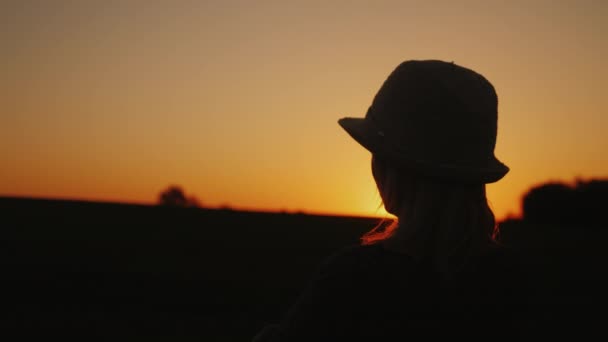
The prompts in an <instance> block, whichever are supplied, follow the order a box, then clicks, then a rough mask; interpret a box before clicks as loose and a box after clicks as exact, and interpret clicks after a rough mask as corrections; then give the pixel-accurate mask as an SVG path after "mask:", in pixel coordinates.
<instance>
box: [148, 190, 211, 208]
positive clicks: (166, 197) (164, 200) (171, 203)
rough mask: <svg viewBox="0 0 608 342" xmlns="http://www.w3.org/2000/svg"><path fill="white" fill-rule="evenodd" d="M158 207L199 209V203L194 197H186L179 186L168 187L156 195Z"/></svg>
mask: <svg viewBox="0 0 608 342" xmlns="http://www.w3.org/2000/svg"><path fill="white" fill-rule="evenodd" d="M158 205H162V206H167V207H195V208H200V207H201V203H200V201H199V200H198V198H196V197H195V196H186V193H185V192H184V190H183V189H182V187H181V186H179V185H169V186H168V187H167V188H166V189H165V190H163V191H161V192H160V194H158Z"/></svg>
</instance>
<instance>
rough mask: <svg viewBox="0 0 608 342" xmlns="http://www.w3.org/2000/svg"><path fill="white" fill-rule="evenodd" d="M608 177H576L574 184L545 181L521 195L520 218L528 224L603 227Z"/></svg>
mask: <svg viewBox="0 0 608 342" xmlns="http://www.w3.org/2000/svg"><path fill="white" fill-rule="evenodd" d="M607 199H608V179H592V180H589V181H582V180H577V181H576V182H575V184H574V185H569V184H566V183H563V182H548V183H544V184H541V185H538V186H535V187H533V188H531V189H530V190H529V191H528V192H527V193H526V194H525V195H524V197H523V201H522V210H523V219H524V221H526V222H528V223H537V224H538V223H540V224H550V225H560V226H576V227H581V228H583V227H594V228H597V227H602V226H606V217H605V216H606V213H607V212H608V201H607Z"/></svg>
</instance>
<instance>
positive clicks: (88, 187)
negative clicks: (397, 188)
mask: <svg viewBox="0 0 608 342" xmlns="http://www.w3.org/2000/svg"><path fill="white" fill-rule="evenodd" d="M371 3H372V1H310V0H308V1H5V2H3V3H2V5H0V42H1V43H0V44H2V45H1V51H2V53H1V54H0V71H1V75H2V76H1V77H0V195H19V196H37V197H38V196H39V197H62V198H79V199H92V200H109V201H127V202H142V203H153V202H154V201H155V200H156V196H157V194H158V192H159V191H160V190H162V189H163V188H165V187H166V186H167V185H169V184H172V183H177V184H181V185H182V186H183V187H184V189H185V190H186V192H187V193H190V194H194V195H196V196H197V197H198V198H199V199H200V201H201V202H202V203H203V204H204V205H207V206H219V205H223V204H229V205H231V206H233V207H235V208H247V209H254V208H256V209H264V210H282V209H284V210H290V211H291V210H294V211H295V210H303V211H307V212H312V213H336V214H358V215H370V214H372V215H381V214H382V211H380V210H378V203H379V196H378V194H377V192H376V190H375V187H374V184H373V181H372V178H371V172H370V166H369V162H370V155H369V153H368V152H367V151H365V150H364V149H363V148H362V147H360V146H359V145H358V144H356V143H355V142H354V141H353V140H352V139H350V137H349V136H348V135H347V134H346V133H345V132H343V131H342V130H341V128H340V127H339V126H338V124H337V120H338V119H339V118H340V117H343V116H363V115H364V114H365V111H366V109H367V107H368V106H369V104H370V103H371V100H372V98H373V95H374V94H375V92H376V91H377V90H378V88H379V87H380V85H381V83H382V82H383V81H384V79H385V78H386V76H388V74H389V73H390V72H391V71H392V70H393V68H394V67H395V66H396V65H397V64H399V63H400V62H401V61H403V60H407V59H443V60H447V61H454V62H455V63H457V64H460V65H463V66H466V67H469V68H472V69H474V70H476V71H478V72H480V73H482V74H483V75H484V76H486V77H487V78H488V79H489V80H490V81H491V82H492V83H493V84H494V86H495V88H496V90H497V92H498V96H499V122H498V125H499V126H498V127H499V130H498V143H497V147H496V154H497V156H498V157H499V158H500V159H501V160H503V161H504V162H505V163H506V164H507V165H509V166H510V167H511V172H510V173H509V174H508V175H507V176H506V177H505V178H504V179H503V180H501V181H500V182H498V183H496V184H492V185H489V187H488V189H489V190H488V192H489V197H490V201H491V202H492V206H493V208H494V210H495V212H496V214H497V216H498V217H499V218H502V217H504V216H505V215H507V213H509V212H512V213H515V214H517V213H519V207H520V204H519V201H520V198H521V196H522V194H523V193H524V192H525V191H526V190H527V189H528V188H529V187H530V186H531V185H534V184H537V183H540V182H544V181H547V180H564V181H572V180H574V178H575V177H581V178H591V177H606V176H608V159H607V158H606V157H605V155H606V151H607V150H608V137H607V135H606V134H607V133H606V132H608V130H607V128H608V115H607V114H608V111H607V109H608V106H607V105H606V102H605V101H603V99H604V98H605V97H606V91H607V90H608V81H607V80H608V67H607V66H606V64H605V63H606V61H607V60H608V38H607V37H608V20H606V18H608V2H606V1H508V2H506V1H504V2H503V1H501V2H500V3H499V2H498V1H496V2H494V1H457V2H456V1H374V2H373V5H372V4H371Z"/></svg>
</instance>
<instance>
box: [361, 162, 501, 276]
mask: <svg viewBox="0 0 608 342" xmlns="http://www.w3.org/2000/svg"><path fill="white" fill-rule="evenodd" d="M372 173H373V175H374V179H375V180H376V184H377V187H378V191H379V192H380V196H381V198H382V201H383V202H384V205H385V208H386V210H387V211H388V212H390V213H392V214H394V215H395V216H397V220H396V221H394V222H393V223H391V224H389V225H388V226H387V225H386V223H381V224H380V225H378V226H377V227H375V228H374V229H372V230H371V231H369V232H368V233H366V234H365V235H363V236H362V238H361V240H362V243H363V244H374V243H383V244H384V245H385V246H386V247H387V248H389V249H393V250H397V251H401V252H404V253H406V254H409V255H411V256H412V257H414V258H416V259H419V260H429V261H431V263H432V264H433V265H434V267H435V268H436V270H437V271H438V272H439V273H440V274H441V275H443V276H445V277H448V278H449V277H451V276H452V275H454V274H456V273H458V271H460V270H461V269H463V268H464V267H466V266H467V264H468V263H469V262H470V261H471V260H472V259H473V258H474V257H475V256H477V255H481V254H483V253H484V252H486V251H487V250H488V249H489V248H491V246H492V245H494V244H496V242H497V236H498V227H497V225H496V221H495V218H494V214H493V213H492V210H491V209H490V207H489V205H488V201H487V198H486V192H485V185H484V184H462V183H454V182H444V181H440V180H434V179H430V178H426V177H424V176H420V175H415V174H413V173H411V172H408V171H404V170H401V169H398V168H396V167H394V166H392V165H391V164H390V163H389V162H387V161H386V160H383V159H380V158H378V157H377V156H373V157H372Z"/></svg>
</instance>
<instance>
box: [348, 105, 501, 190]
mask: <svg viewBox="0 0 608 342" xmlns="http://www.w3.org/2000/svg"><path fill="white" fill-rule="evenodd" d="M338 124H339V125H340V126H341V127H342V128H343V129H344V130H345V131H346V132H347V133H348V134H349V135H350V136H351V137H352V138H353V139H355V141H357V142H358V143H359V144H361V146H363V147H364V148H365V149H367V150H368V151H370V152H371V153H373V154H377V155H378V156H381V157H384V158H386V159H388V160H391V161H393V162H395V163H396V165H397V166H400V167H402V168H405V169H408V170H411V171H413V172H415V173H418V174H421V175H425V176H428V177H433V178H438V179H443V180H448V181H457V182H465V183H494V182H496V181H498V180H500V179H502V178H503V177H504V176H505V175H506V174H507V173H508V172H509V167H507V166H506V165H505V164H503V163H502V162H501V161H500V160H498V159H496V158H495V157H494V156H493V157H492V158H490V159H488V160H487V162H486V163H485V164H484V165H479V166H478V167H474V168H473V167H470V166H461V165H453V164H438V163H433V162H429V161H421V160H415V159H413V158H411V156H407V155H403V152H402V151H399V150H397V149H396V148H394V146H391V144H390V143H388V142H387V141H386V139H385V136H384V133H383V132H382V131H379V130H378V129H377V128H375V127H373V125H371V124H370V123H369V121H368V120H366V119H365V118H352V117H345V118H341V119H340V120H338Z"/></svg>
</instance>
